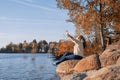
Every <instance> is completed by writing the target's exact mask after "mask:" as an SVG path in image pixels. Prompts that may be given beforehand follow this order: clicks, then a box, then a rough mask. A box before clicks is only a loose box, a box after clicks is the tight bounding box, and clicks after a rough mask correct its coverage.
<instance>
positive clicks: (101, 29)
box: [100, 24, 105, 50]
mask: <svg viewBox="0 0 120 80" xmlns="http://www.w3.org/2000/svg"><path fill="white" fill-rule="evenodd" d="M100 38H101V45H102V48H103V49H104V50H105V44H104V35H103V25H102V24H100Z"/></svg>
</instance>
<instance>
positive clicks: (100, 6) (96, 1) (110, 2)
mask: <svg viewBox="0 0 120 80" xmlns="http://www.w3.org/2000/svg"><path fill="white" fill-rule="evenodd" d="M56 2H57V5H58V7H59V8H62V9H66V10H67V11H68V13H69V16H70V19H69V20H68V21H71V22H72V23H74V24H75V27H76V34H79V33H80V28H82V29H84V32H85V33H87V34H88V33H91V31H92V32H93V31H94V32H95V39H96V40H98V42H100V44H101V45H102V47H103V48H104V47H105V40H104V39H105V36H106V34H105V28H112V29H114V30H120V27H119V26H120V0H56Z"/></svg>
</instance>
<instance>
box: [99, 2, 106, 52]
mask: <svg viewBox="0 0 120 80" xmlns="http://www.w3.org/2000/svg"><path fill="white" fill-rule="evenodd" d="M99 5H100V13H102V4H101V0H100V4H99ZM103 30H104V26H103V21H102V14H101V15H100V38H101V45H102V48H103V49H104V50H105V44H104V35H103Z"/></svg>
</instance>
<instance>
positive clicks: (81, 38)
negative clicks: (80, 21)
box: [78, 35, 86, 48]
mask: <svg viewBox="0 0 120 80" xmlns="http://www.w3.org/2000/svg"><path fill="white" fill-rule="evenodd" d="M78 39H79V40H83V47H84V48H85V47H86V41H85V38H84V37H83V36H82V35H79V36H78Z"/></svg>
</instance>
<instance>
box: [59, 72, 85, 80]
mask: <svg viewBox="0 0 120 80" xmlns="http://www.w3.org/2000/svg"><path fill="white" fill-rule="evenodd" d="M85 77H86V72H82V73H74V74H70V75H67V76H65V77H63V78H61V80H83V79H84V78H85Z"/></svg>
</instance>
